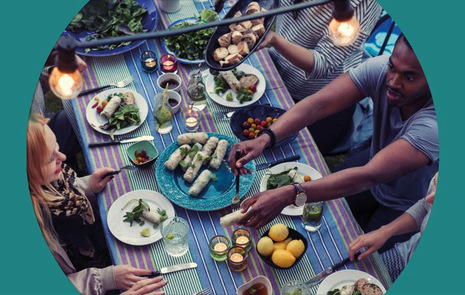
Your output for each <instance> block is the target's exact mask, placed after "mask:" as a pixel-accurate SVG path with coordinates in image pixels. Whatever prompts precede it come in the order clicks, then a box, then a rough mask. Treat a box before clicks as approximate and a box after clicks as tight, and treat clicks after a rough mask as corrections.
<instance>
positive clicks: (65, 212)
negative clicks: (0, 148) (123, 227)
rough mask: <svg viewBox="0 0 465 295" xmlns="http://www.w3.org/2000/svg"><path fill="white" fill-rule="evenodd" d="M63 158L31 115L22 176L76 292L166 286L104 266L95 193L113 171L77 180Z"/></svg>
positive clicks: (131, 290)
mask: <svg viewBox="0 0 465 295" xmlns="http://www.w3.org/2000/svg"><path fill="white" fill-rule="evenodd" d="M65 159H66V156H65V155H64V154H62V153H61V152H60V151H59V146H58V144H57V141H56V137H55V135H54V134H53V132H52V130H51V129H50V128H49V127H48V125H47V119H44V118H43V117H42V116H41V115H37V114H33V115H32V116H31V118H30V121H29V124H28V130H27V176H28V181H29V190H30V193H31V199H32V203H33V207H34V211H35V213H36V216H37V220H38V222H39V226H40V229H41V230H42V233H43V235H44V237H45V240H46V241H47V244H48V245H49V247H50V250H51V251H52V253H53V256H54V257H55V259H56V260H57V262H58V264H59V265H60V267H61V269H62V270H63V272H65V274H66V275H67V276H68V278H69V279H70V280H71V282H72V283H73V284H74V286H75V287H76V288H77V289H78V291H79V292H80V293H82V294H104V293H105V292H107V291H109V290H117V289H120V290H128V289H129V290H128V294H134V295H136V294H145V293H144V292H147V291H148V290H150V292H152V291H155V290H159V289H160V288H161V287H163V286H164V285H166V283H167V282H166V281H163V280H162V278H161V277H158V278H155V279H145V278H144V277H141V276H144V275H149V274H150V273H151V271H150V270H145V269H136V268H134V267H131V266H129V265H118V266H112V265H109V264H110V263H109V260H108V259H107V260H108V262H106V261H105V260H106V259H105V254H107V253H105V251H106V249H105V241H104V240H103V239H102V237H103V232H102V227H101V224H100V218H99V216H98V215H96V214H98V210H96V198H95V194H96V193H98V192H99V191H101V190H103V189H104V188H105V186H106V184H107V183H108V182H109V181H110V180H111V177H105V178H103V176H104V175H105V174H106V173H108V172H110V171H113V169H110V168H100V169H96V170H95V172H94V173H93V174H92V175H89V176H86V177H83V178H78V177H77V176H76V173H75V172H74V171H73V170H72V169H71V168H69V167H68V166H66V164H64V163H63V161H64V160H65ZM102 243H103V245H102ZM107 257H108V256H107ZM155 294H164V292H163V291H157V292H156V293H155Z"/></svg>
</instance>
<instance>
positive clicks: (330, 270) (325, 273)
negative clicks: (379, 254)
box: [305, 251, 361, 287]
mask: <svg viewBox="0 0 465 295" xmlns="http://www.w3.org/2000/svg"><path fill="white" fill-rule="evenodd" d="M360 254H361V252H360V251H357V252H355V254H354V261H355V260H357V258H358V256H359V255H360ZM348 262H350V257H346V258H344V259H343V260H341V261H339V262H338V263H336V264H334V265H332V266H330V267H328V268H326V269H325V270H323V271H322V272H320V273H319V274H317V275H315V276H314V277H313V278H311V279H310V280H308V281H306V282H305V285H306V286H307V287H313V286H315V285H317V284H318V283H320V282H321V281H322V280H323V279H324V278H326V277H327V276H329V275H330V274H332V273H333V272H334V271H335V270H337V269H339V268H341V267H342V266H344V265H345V264H346V263H348Z"/></svg>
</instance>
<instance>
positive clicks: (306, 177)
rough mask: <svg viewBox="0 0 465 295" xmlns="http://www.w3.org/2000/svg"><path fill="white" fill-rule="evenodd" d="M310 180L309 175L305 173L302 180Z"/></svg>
mask: <svg viewBox="0 0 465 295" xmlns="http://www.w3.org/2000/svg"><path fill="white" fill-rule="evenodd" d="M310 180H312V178H311V177H310V175H305V176H304V181H310Z"/></svg>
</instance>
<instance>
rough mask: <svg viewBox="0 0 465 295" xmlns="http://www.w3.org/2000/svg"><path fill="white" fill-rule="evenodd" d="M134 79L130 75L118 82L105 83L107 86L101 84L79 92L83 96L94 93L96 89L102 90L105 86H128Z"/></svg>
mask: <svg viewBox="0 0 465 295" xmlns="http://www.w3.org/2000/svg"><path fill="white" fill-rule="evenodd" d="M132 81H133V79H132V76H129V77H127V78H126V79H124V80H121V81H119V82H116V83H110V84H108V85H105V86H99V87H95V88H90V89H87V90H84V91H82V92H81V93H79V95H78V96H83V95H86V94H89V93H92V92H95V91H99V90H102V89H105V88H108V87H118V88H123V87H126V86H128V85H129V84H130V83H131V82H132Z"/></svg>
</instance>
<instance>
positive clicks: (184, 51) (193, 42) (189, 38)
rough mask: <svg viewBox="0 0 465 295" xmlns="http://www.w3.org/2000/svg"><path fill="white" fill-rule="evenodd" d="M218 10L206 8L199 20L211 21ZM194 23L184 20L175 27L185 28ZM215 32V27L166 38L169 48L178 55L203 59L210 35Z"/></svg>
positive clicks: (215, 17) (214, 18) (215, 16)
mask: <svg viewBox="0 0 465 295" xmlns="http://www.w3.org/2000/svg"><path fill="white" fill-rule="evenodd" d="M217 17H218V16H217V14H216V12H214V11H212V10H209V9H205V10H203V11H201V12H200V17H199V18H198V22H211V21H215V20H216V19H217ZM192 25H194V24H192V23H189V22H182V23H180V24H179V25H176V26H174V27H173V29H179V28H185V27H189V26H192ZM214 32H215V29H214V28H208V29H203V30H199V31H195V32H190V33H187V34H182V35H177V36H171V37H168V38H166V39H165V42H166V46H167V47H168V49H169V50H171V51H173V52H175V53H176V55H177V57H180V58H185V59H189V60H195V59H203V56H204V54H205V49H206V47H207V44H208V41H209V40H210V36H211V35H212V34H213V33H214Z"/></svg>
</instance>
